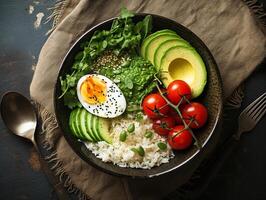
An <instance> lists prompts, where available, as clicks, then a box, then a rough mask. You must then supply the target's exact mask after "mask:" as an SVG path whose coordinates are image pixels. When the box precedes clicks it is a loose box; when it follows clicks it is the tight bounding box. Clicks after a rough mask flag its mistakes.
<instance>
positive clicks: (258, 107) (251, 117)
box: [234, 92, 266, 140]
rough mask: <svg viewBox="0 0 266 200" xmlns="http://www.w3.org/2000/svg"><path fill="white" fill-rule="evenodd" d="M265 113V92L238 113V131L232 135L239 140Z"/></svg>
mask: <svg viewBox="0 0 266 200" xmlns="http://www.w3.org/2000/svg"><path fill="white" fill-rule="evenodd" d="M265 113H266V92H264V93H263V94H262V95H261V96H260V97H259V98H257V99H256V100H255V101H254V102H252V103H251V104H250V105H249V106H247V107H246V108H245V109H244V110H243V111H242V112H241V114H240V115H239V118H238V131H237V133H236V134H235V135H234V137H235V139H237V140H239V139H240V136H241V134H242V133H244V132H248V131H251V130H252V129H253V128H254V127H255V126H256V124H257V123H258V122H259V121H260V119H261V118H262V117H263V115H264V114H265Z"/></svg>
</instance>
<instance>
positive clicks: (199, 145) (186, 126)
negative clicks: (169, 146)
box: [156, 84, 202, 149]
mask: <svg viewBox="0 0 266 200" xmlns="http://www.w3.org/2000/svg"><path fill="white" fill-rule="evenodd" d="M156 87H157V89H158V91H159V93H160V95H161V96H162V97H163V98H164V100H165V101H166V102H167V104H168V105H169V106H171V107H172V108H174V109H175V111H176V112H177V114H178V115H179V117H180V119H181V120H182V122H183V124H184V126H185V129H187V130H188V131H189V132H190V134H191V135H192V137H193V138H194V140H195V144H196V146H197V147H198V149H201V148H202V145H201V143H200V142H199V140H198V138H197V137H196V136H195V134H194V133H193V131H192V130H191V129H190V128H189V125H190V123H191V122H190V123H189V125H188V124H187V123H186V122H185V120H184V119H183V117H182V114H181V112H180V110H179V106H180V105H181V102H182V100H183V99H181V100H180V101H179V102H178V104H177V105H174V104H172V103H171V102H170V101H169V100H168V99H167V98H166V97H165V96H164V95H163V93H162V91H161V89H160V87H159V85H158V84H156ZM182 98H186V97H184V96H182ZM186 99H187V98H186ZM187 101H189V100H188V99H187ZM185 129H184V130H185ZM178 134H179V133H177V134H176V135H178ZM176 135H175V136H174V137H176Z"/></svg>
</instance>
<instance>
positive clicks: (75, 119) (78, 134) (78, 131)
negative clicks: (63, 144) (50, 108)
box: [74, 108, 86, 140]
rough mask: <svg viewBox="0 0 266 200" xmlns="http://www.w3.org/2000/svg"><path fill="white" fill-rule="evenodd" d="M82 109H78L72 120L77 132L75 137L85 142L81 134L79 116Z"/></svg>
mask: <svg viewBox="0 0 266 200" xmlns="http://www.w3.org/2000/svg"><path fill="white" fill-rule="evenodd" d="M81 111H82V109H80V108H78V109H77V113H76V115H75V118H74V126H75V127H76V130H77V137H78V138H79V139H82V140H86V138H85V137H84V136H83V134H82V130H81V121H80V114H81Z"/></svg>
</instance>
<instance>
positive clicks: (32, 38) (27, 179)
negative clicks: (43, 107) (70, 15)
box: [0, 0, 266, 200]
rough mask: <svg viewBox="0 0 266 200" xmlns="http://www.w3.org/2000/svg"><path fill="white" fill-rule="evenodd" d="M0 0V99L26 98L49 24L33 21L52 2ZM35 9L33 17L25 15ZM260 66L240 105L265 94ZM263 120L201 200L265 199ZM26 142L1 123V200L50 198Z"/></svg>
mask: <svg viewBox="0 0 266 200" xmlns="http://www.w3.org/2000/svg"><path fill="white" fill-rule="evenodd" d="M39 2H40V3H39V4H38V5H35V4H34V1H33V0H24V1H18V0H17V1H16V0H9V1H4V0H0V25H1V31H0V46H1V48H0V95H2V94H3V93H4V92H6V91H8V90H15V91H18V92H21V93H23V94H24V95H26V96H29V84H30V81H31V78H32V74H33V70H32V65H34V64H36V62H37V58H38V55H39V52H40V49H41V46H42V45H43V43H44V42H45V40H46V38H47V36H46V35H45V33H46V32H47V30H48V29H49V28H50V26H51V24H50V23H48V24H45V25H44V24H43V23H42V25H41V27H40V28H39V29H37V30H35V29H34V26H33V23H34V21H35V19H36V17H35V16H36V14H37V13H38V12H43V13H44V14H45V16H44V18H43V20H45V18H46V17H47V16H48V13H49V12H48V10H47V8H48V7H51V6H52V5H53V3H54V1H52V0H39ZM29 5H34V8H35V10H34V12H33V14H31V15H30V14H29V13H28V7H29ZM265 65H266V64H265V62H264V64H263V65H261V67H260V68H259V69H258V70H256V72H255V73H254V74H253V75H252V76H251V77H250V78H249V79H248V80H247V83H246V88H245V98H244V102H243V106H242V108H243V107H245V106H246V105H248V104H249V103H250V102H251V101H252V100H254V99H255V98H256V97H258V96H259V95H260V94H261V93H262V92H263V91H266V68H265ZM265 127H266V117H264V118H263V119H262V120H261V122H260V123H259V124H258V125H257V126H256V128H255V129H254V130H253V131H252V132H251V133H249V134H245V135H243V138H242V139H241V141H240V145H239V148H238V149H237V150H236V151H235V152H234V154H232V155H231V157H230V158H229V159H228V160H227V162H226V163H225V165H224V167H223V169H222V170H221V171H220V172H219V173H218V174H217V176H216V177H215V179H214V180H213V182H212V184H211V185H210V187H209V188H208V190H207V191H206V192H205V195H204V199H214V198H215V199H218V200H219V199H221V200H222V199H223V200H224V199H242V200H249V199H266V190H265V185H266V184H265V180H266V172H265V169H266V157H265V152H266V145H265V141H266V134H265ZM31 154H32V145H31V143H30V142H27V141H25V140H21V139H20V138H18V137H16V136H14V135H12V134H11V133H10V132H9V131H8V130H7V129H6V128H5V126H4V124H3V121H2V120H0V199H40V200H42V199H55V197H54V195H53V193H52V187H51V186H50V185H49V183H48V181H47V179H46V177H45V176H44V175H43V173H42V172H41V171H36V170H33V169H32V166H31V165H30V162H29V159H30V158H31Z"/></svg>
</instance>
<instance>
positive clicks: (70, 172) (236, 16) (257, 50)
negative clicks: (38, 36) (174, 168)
mask: <svg viewBox="0 0 266 200" xmlns="http://www.w3.org/2000/svg"><path fill="white" fill-rule="evenodd" d="M60 3H61V4H59V3H58V5H57V6H58V10H57V13H55V15H56V20H57V23H58V22H60V23H59V24H57V23H56V24H57V26H56V27H54V30H53V32H52V33H51V35H50V36H49V38H48V40H47V41H46V43H45V44H44V46H43V48H42V50H41V53H40V55H39V60H38V63H37V67H36V70H35V73H34V76H33V80H32V83H31V86H30V93H31V97H32V99H33V100H35V101H36V102H37V104H40V105H41V106H40V107H41V108H40V112H42V113H46V115H43V119H42V120H43V121H48V122H49V123H48V124H50V126H48V125H45V126H43V133H44V134H45V138H46V140H47V146H49V145H50V146H53V147H54V148H55V152H54V154H53V156H52V157H51V159H53V161H55V160H56V161H57V165H54V170H55V172H56V173H57V175H58V176H60V177H61V176H63V175H64V176H65V175H66V176H67V179H66V180H65V183H66V187H68V189H69V190H70V191H72V192H74V191H75V192H76V191H77V190H74V189H73V187H75V188H78V189H79V190H80V191H81V193H80V197H82V198H83V199H85V198H91V199H95V200H97V199H102V200H105V199H116V200H119V199H121V200H122V199H134V198H135V199H136V198H137V199H156V197H157V198H159V197H160V196H162V195H164V193H165V194H167V193H169V192H170V190H169V189H168V190H167V188H165V189H162V190H156V191H153V192H151V190H145V188H138V187H137V186H136V185H134V183H135V182H132V181H131V182H130V181H128V180H127V179H124V178H121V177H115V176H111V175H109V174H106V173H103V172H101V171H99V170H97V169H95V168H94V167H92V166H90V165H89V164H87V163H85V162H84V161H83V160H81V159H80V158H79V157H78V156H77V155H76V154H75V153H74V152H73V150H72V149H71V147H70V146H69V145H68V143H67V142H66V140H65V139H64V137H63V136H62V133H61V131H60V129H59V128H58V127H57V123H56V121H55V117H54V107H53V90H54V85H55V82H56V78H57V75H58V72H59V67H60V64H61V63H62V60H63V59H64V56H65V55H66V53H67V52H68V50H69V49H70V47H71V46H72V45H73V44H74V42H75V41H76V40H77V39H78V38H79V37H80V36H81V35H82V34H83V33H84V32H85V31H86V30H88V29H89V28H91V27H92V26H93V25H95V24H97V23H99V22H101V21H103V20H106V19H108V18H111V17H114V16H118V15H119V12H120V8H121V6H122V5H124V6H125V7H127V8H128V9H129V10H133V11H136V12H145V13H152V14H157V15H162V16H164V17H168V18H170V19H173V20H175V21H177V22H179V23H181V24H182V25H184V26H186V27H188V28H189V29H191V30H192V31H193V32H194V33H195V34H197V35H198V36H199V37H200V38H201V39H202V40H203V42H204V43H205V44H206V45H207V46H208V48H209V49H210V50H211V52H212V54H213V56H214V58H215V59H216V61H217V64H218V66H219V69H220V72H221V76H222V79H223V83H224V91H225V97H226V98H228V97H230V96H231V94H232V92H233V91H234V90H235V89H236V88H237V87H238V86H239V85H240V83H242V82H243V81H244V80H245V79H246V78H247V77H248V76H249V75H250V74H251V73H252V71H253V70H254V69H255V68H256V66H257V65H258V64H259V63H260V62H261V61H262V60H263V58H264V57H265V35H264V34H263V32H262V30H261V28H260V27H259V25H258V23H257V21H256V20H255V18H254V16H253V14H252V13H251V12H250V10H249V9H248V7H247V6H246V5H245V4H244V3H243V2H242V1H240V0H224V1H219V0H214V1H211V2H210V1H208V0H200V1H198V0H189V1H175V0H168V1H166V0H136V1H129V0H128V1H124V2H123V4H122V2H121V1H120V0H110V1H104V0H98V1H93V0H80V1H78V0H64V1H62V2H60ZM236 97H237V95H236ZM234 99H237V98H234ZM240 100H241V98H240ZM232 102H233V103H232V105H233V104H237V102H236V100H234V101H232ZM47 113H49V114H47ZM51 122H52V123H51ZM51 124H52V125H51ZM51 159H49V158H48V161H51ZM191 173H192V172H191ZM191 173H187V174H186V177H184V179H183V180H182V181H183V182H185V181H187V180H188V179H189V177H190V175H191ZM162 180H163V179H162ZM150 182H151V184H150V186H151V185H152V184H155V183H154V181H150ZM178 184H182V183H181V182H180V183H178ZM178 184H177V185H178ZM141 187H144V186H141ZM162 187H167V185H166V186H162Z"/></svg>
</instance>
